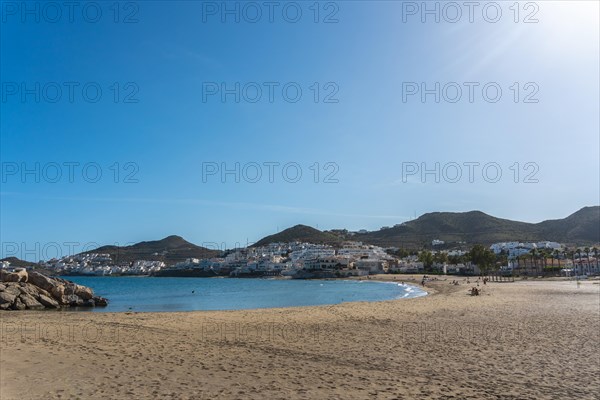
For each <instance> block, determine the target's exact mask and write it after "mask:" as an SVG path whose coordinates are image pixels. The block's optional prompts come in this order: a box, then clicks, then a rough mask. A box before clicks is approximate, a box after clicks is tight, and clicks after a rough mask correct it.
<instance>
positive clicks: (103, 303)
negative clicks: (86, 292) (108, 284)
mask: <svg viewBox="0 0 600 400" xmlns="http://www.w3.org/2000/svg"><path fill="white" fill-rule="evenodd" d="M94 303H96V307H106V306H107V305H108V300H107V299H105V298H104V297H100V296H95V297H94Z"/></svg>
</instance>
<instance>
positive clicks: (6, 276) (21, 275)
mask: <svg viewBox="0 0 600 400" xmlns="http://www.w3.org/2000/svg"><path fill="white" fill-rule="evenodd" d="M27 279H28V274H27V271H26V270H25V269H24V268H18V269H16V270H15V272H8V271H5V270H3V269H1V270H0V281H2V282H27Z"/></svg>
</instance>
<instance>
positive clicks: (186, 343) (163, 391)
mask: <svg viewBox="0 0 600 400" xmlns="http://www.w3.org/2000/svg"><path fill="white" fill-rule="evenodd" d="M385 279H393V278H390V277H389V276H386V277H385ZM396 279H397V280H400V279H404V280H406V279H407V278H406V277H405V276H402V277H400V276H397V277H396ZM447 279H448V281H438V282H434V283H431V284H428V287H429V290H431V293H432V294H431V295H429V296H426V297H421V298H415V299H404V300H395V301H386V302H378V303H346V304H341V305H335V306H321V307H301V308H300V307H299V308H287V309H269V310H250V311H228V312H187V313H89V312H81V313H75V312H3V313H1V314H0V319H1V321H0V324H1V334H2V336H1V337H0V349H1V354H0V374H1V375H0V379H1V382H0V383H1V387H0V399H2V400H9V399H54V398H64V399H71V398H81V399H128V398H142V399H145V398H152V399H215V398H217V399H218V398H222V399H248V398H250V399H261V400H266V399H296V398H299V399H304V398H306V399H308V398H310V399H371V398H381V399H598V398H600V397H599V393H600V344H599V343H600V341H599V334H600V333H599V332H600V291H599V289H600V285H598V281H595V282H594V281H585V282H583V283H582V284H581V287H579V288H577V285H576V283H575V282H573V281H521V282H514V283H489V284H488V285H486V286H483V285H481V286H480V287H482V288H483V289H484V291H483V294H482V295H481V296H476V297H471V296H468V295H467V289H468V287H470V286H472V285H469V286H467V285H466V284H465V283H463V284H461V285H460V286H453V285H450V284H449V281H450V280H452V279H453V278H452V277H448V278H447Z"/></svg>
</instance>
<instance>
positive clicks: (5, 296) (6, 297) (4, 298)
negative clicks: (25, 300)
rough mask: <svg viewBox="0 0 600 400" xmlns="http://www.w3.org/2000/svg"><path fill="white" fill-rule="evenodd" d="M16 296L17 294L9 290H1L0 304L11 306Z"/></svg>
mask: <svg viewBox="0 0 600 400" xmlns="http://www.w3.org/2000/svg"><path fill="white" fill-rule="evenodd" d="M16 298H17V295H16V294H12V293H9V292H0V305H2V304H8V305H9V306H10V305H11V304H12V303H13V301H15V299H16Z"/></svg>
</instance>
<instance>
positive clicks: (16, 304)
mask: <svg viewBox="0 0 600 400" xmlns="http://www.w3.org/2000/svg"><path fill="white" fill-rule="evenodd" d="M26 308H27V306H26V305H25V304H24V303H23V302H22V301H21V299H20V298H19V297H17V298H16V299H15V302H14V303H13V304H12V305H11V306H10V309H11V310H24V309H26Z"/></svg>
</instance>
